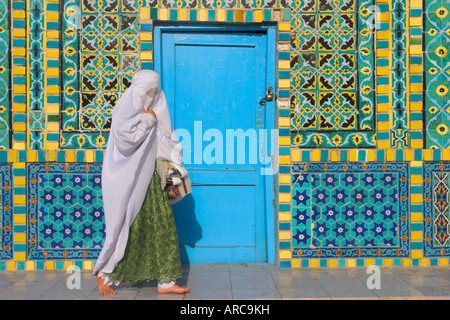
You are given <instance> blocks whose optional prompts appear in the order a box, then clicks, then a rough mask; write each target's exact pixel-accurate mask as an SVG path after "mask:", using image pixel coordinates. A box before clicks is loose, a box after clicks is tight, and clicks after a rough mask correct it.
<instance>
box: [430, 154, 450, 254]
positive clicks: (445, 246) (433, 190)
mask: <svg viewBox="0 0 450 320" xmlns="http://www.w3.org/2000/svg"><path fill="white" fill-rule="evenodd" d="M423 178H424V179H423V180H424V184H425V185H424V190H423V193H424V194H423V199H424V210H423V218H424V225H423V228H424V255H425V256H439V257H442V256H450V228H449V221H450V207H449V201H450V198H449V188H450V163H449V162H425V163H424V171H423Z"/></svg>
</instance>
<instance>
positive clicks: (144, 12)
mask: <svg viewBox="0 0 450 320" xmlns="http://www.w3.org/2000/svg"><path fill="white" fill-rule="evenodd" d="M139 18H140V19H141V20H149V19H150V8H148V7H141V9H140V10H139Z"/></svg>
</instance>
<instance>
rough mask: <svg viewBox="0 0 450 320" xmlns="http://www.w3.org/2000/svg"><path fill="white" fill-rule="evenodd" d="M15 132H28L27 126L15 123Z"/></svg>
mask: <svg viewBox="0 0 450 320" xmlns="http://www.w3.org/2000/svg"><path fill="white" fill-rule="evenodd" d="M13 130H14V131H20V132H25V131H27V125H26V123H14V124H13Z"/></svg>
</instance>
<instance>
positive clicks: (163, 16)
mask: <svg viewBox="0 0 450 320" xmlns="http://www.w3.org/2000/svg"><path fill="white" fill-rule="evenodd" d="M167 13H168V11H167V9H159V20H167Z"/></svg>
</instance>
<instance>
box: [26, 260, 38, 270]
mask: <svg viewBox="0 0 450 320" xmlns="http://www.w3.org/2000/svg"><path fill="white" fill-rule="evenodd" d="M35 267H36V264H35V263H34V261H26V262H25V270H27V271H33V270H34V269H35Z"/></svg>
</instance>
